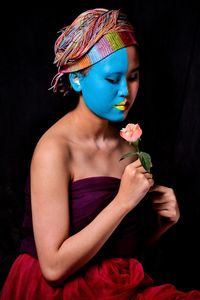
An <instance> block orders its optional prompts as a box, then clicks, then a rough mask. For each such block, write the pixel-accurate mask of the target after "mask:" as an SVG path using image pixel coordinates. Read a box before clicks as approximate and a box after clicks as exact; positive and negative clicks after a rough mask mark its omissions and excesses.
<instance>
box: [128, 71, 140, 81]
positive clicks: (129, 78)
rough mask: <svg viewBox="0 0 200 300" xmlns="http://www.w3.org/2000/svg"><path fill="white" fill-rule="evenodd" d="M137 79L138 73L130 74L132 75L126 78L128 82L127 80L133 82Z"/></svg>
mask: <svg viewBox="0 0 200 300" xmlns="http://www.w3.org/2000/svg"><path fill="white" fill-rule="evenodd" d="M138 77H139V72H134V73H132V74H131V75H130V76H129V77H128V80H129V81H135V80H137V79H138Z"/></svg>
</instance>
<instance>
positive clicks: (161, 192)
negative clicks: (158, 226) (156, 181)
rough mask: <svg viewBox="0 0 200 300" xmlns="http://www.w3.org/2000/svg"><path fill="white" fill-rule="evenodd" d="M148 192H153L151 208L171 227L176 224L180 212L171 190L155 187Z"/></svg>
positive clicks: (159, 186) (160, 186) (164, 187)
mask: <svg viewBox="0 0 200 300" xmlns="http://www.w3.org/2000/svg"><path fill="white" fill-rule="evenodd" d="M150 192H155V194H154V195H153V196H152V206H153V208H154V210H155V211H156V212H157V213H158V215H159V216H160V217H164V218H166V221H168V223H171V224H172V225H173V224H175V223H177V222H178V220H179V218H180V211H179V206H178V202H177V199H176V196H175V193H174V191H173V189H171V188H168V187H166V186H162V185H155V186H153V187H151V189H150ZM165 223H166V222H165Z"/></svg>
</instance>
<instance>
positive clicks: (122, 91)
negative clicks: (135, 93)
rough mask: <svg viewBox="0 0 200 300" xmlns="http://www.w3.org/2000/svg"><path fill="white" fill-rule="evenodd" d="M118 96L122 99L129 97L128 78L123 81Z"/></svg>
mask: <svg viewBox="0 0 200 300" xmlns="http://www.w3.org/2000/svg"><path fill="white" fill-rule="evenodd" d="M118 94H119V96H120V97H127V96H128V85H127V81H126V78H124V79H122V80H121V83H120V87H119V91H118Z"/></svg>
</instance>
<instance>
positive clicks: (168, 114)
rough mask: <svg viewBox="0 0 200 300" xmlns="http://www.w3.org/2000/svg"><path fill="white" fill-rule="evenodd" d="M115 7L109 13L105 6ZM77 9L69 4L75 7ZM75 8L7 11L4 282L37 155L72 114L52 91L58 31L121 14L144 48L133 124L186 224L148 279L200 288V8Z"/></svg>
mask: <svg viewBox="0 0 200 300" xmlns="http://www.w3.org/2000/svg"><path fill="white" fill-rule="evenodd" d="M108 3H109V4H108ZM72 4H73V3H72ZM74 5H75V7H74V8H69V7H68V6H67V4H66V5H63V6H61V3H59V6H58V4H56V3H55V5H54V8H51V7H48V8H46V10H45V9H42V8H40V9H38V8H37V9H36V8H35V7H31V6H30V7H29V8H26V7H24V8H23V9H24V12H22V10H21V8H20V7H19V6H18V8H16V9H14V10H12V13H11V10H10V8H9V7H8V8H5V9H4V10H5V11H4V12H2V15H4V17H5V18H4V19H3V22H2V21H1V23H2V24H1V28H0V32H1V47H0V70H1V79H0V87H1V88H0V101H1V102H0V125H1V127H0V134H1V146H0V151H1V156H0V157H1V159H0V179H1V180H0V282H1V284H2V283H3V280H4V278H5V276H6V274H7V272H8V270H9V268H10V265H11V264H12V262H13V260H14V258H15V257H16V255H17V253H18V249H19V243H20V237H21V224H22V220H23V212H24V186H25V181H26V177H27V175H28V172H29V166H30V160H31V156H32V153H33V149H34V147H35V145H36V143H37V141H38V139H39V137H40V136H41V135H42V133H43V132H44V131H45V130H46V129H47V128H49V126H51V125H52V124H53V123H54V122H55V121H56V120H57V119H58V118H59V117H61V116H62V115H63V114H64V113H66V111H67V102H66V100H64V99H62V98H61V97H59V96H56V95H54V94H53V92H52V91H49V90H48V89H49V87H50V82H51V80H52V77H53V76H54V75H55V72H56V69H55V66H54V65H53V64H52V62H53V58H54V53H53V44H54V41H55V39H56V38H57V36H58V34H57V31H58V30H59V29H60V28H61V27H63V26H65V25H67V24H68V23H70V22H71V21H72V20H73V19H74V18H75V17H76V16H77V15H78V14H79V13H80V12H82V11H83V10H86V9H90V8H95V7H106V8H122V9H124V11H125V12H126V13H127V14H128V16H129V18H130V19H131V20H132V21H133V24H134V26H135V30H136V35H137V38H138V41H139V45H140V60H141V85H140V90H139V94H138V97H137V100H136V103H135V104H134V107H133V109H132V112H131V113H130V115H129V120H130V121H131V122H139V124H140V125H141V127H142V128H143V132H144V133H143V136H142V147H143V148H145V150H146V151H148V152H149V153H150V154H151V156H152V160H153V173H154V177H155V180H156V183H158V184H164V185H166V186H172V187H173V188H174V190H175V192H176V194H177V198H178V201H179V205H180V209H181V219H180V222H179V223H178V224H177V225H176V226H174V227H173V228H172V229H171V230H170V232H168V233H167V234H166V235H165V236H164V237H163V238H162V239H161V240H160V242H159V243H158V244H157V245H156V247H155V248H154V250H153V251H152V253H150V254H149V256H150V263H147V264H146V268H147V270H148V271H149V272H150V273H151V274H152V275H153V276H154V277H155V279H156V280H157V281H158V282H171V283H174V284H176V286H177V287H180V288H182V289H185V290H187V289H193V288H197V289H200V280H199V276H196V275H195V273H197V274H198V273H199V267H200V255H199V253H200V251H199V250H200V249H199V248H200V247H199V245H198V244H199V241H198V239H199V236H200V234H199V231H200V188H199V186H200V183H199V181H200V159H199V153H200V118H199V113H200V79H199V78H200V12H199V7H198V0H196V1H192V0H190V1H178V0H174V1H172V0H168V1H164V0H132V1H80V3H79V2H77V1H76V3H74Z"/></svg>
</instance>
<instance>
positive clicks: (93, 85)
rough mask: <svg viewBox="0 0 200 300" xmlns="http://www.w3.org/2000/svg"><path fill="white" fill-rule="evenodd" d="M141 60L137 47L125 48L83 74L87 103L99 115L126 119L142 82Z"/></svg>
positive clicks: (118, 119) (112, 119) (82, 89)
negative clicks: (140, 76) (140, 78)
mask: <svg viewBox="0 0 200 300" xmlns="http://www.w3.org/2000/svg"><path fill="white" fill-rule="evenodd" d="M138 67H139V62H138V55H137V50H136V49H135V47H128V48H122V49H120V50H118V51H116V52H114V53H113V54H111V55H109V56H107V57H106V58H104V59H102V60H101V61H100V62H98V63H96V64H95V65H93V66H92V67H91V68H90V69H89V72H88V74H87V75H86V76H83V75H80V73H79V75H80V76H79V80H80V89H81V91H82V97H83V100H84V102H85V104H86V106H87V107H88V108H89V109H90V110H91V111H92V112H93V113H94V114H95V115H97V116H99V117H101V118H103V119H106V120H109V121H114V122H119V121H122V120H124V118H125V117H126V115H127V114H128V111H129V109H130V107H131V106H132V104H133V102H134V100H135V97H136V94H137V90H138V86H139V71H138Z"/></svg>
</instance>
